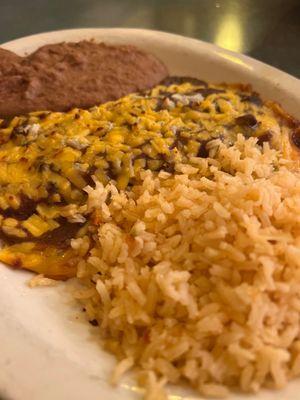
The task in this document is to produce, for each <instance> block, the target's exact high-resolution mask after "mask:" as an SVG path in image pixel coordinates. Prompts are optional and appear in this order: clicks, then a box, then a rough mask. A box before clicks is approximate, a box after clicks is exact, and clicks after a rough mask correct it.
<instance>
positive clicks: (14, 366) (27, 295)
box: [0, 29, 300, 400]
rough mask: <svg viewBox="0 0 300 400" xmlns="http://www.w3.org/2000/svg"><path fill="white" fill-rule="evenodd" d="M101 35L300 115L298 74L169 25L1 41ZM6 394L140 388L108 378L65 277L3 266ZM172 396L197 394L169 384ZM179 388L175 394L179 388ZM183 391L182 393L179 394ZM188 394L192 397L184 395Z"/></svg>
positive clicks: (277, 395) (106, 396) (46, 399)
mask: <svg viewBox="0 0 300 400" xmlns="http://www.w3.org/2000/svg"><path fill="white" fill-rule="evenodd" d="M91 38H93V39H95V40H97V41H105V42H110V43H130V44H135V45H137V46H138V47H140V48H142V49H144V50H146V51H149V52H152V53H153V54H155V55H156V56H157V57H159V58H160V59H161V60H162V61H164V62H165V64H166V65H167V66H168V68H169V70H170V72H171V74H178V75H188V76H194V77H198V78H203V79H205V80H208V81H215V82H220V81H225V82H242V83H251V84H252V85H253V87H254V89H255V90H257V91H258V92H260V93H261V95H262V97H263V98H265V99H273V100H276V101H279V102H280V103H282V105H283V106H284V108H285V109H286V110H287V111H289V112H290V113H292V114H293V115H295V116H296V117H298V118H299V117H300V114H299V113H300V81H299V80H298V79H296V78H294V77H292V76H290V75H288V74H286V73H284V72H281V71H279V70H277V69H275V68H272V67H270V66H268V65H266V64H263V63H261V62H258V61H256V60H253V59H251V58H249V57H246V56H243V55H239V54H236V53H232V52H229V51H226V50H223V49H221V48H218V47H216V46H214V45H211V44H207V43H203V42H200V41H198V40H195V39H188V38H184V37H181V36H177V35H172V34H168V33H163V32H155V31H146V30H138V29H75V30H65V31H57V32H49V33H42V34H39V35H34V36H29V37H25V38H22V39H18V40H14V41H12V42H8V43H6V44H4V45H3V47H4V48H6V49H9V50H12V51H15V52H16V53H18V54H21V55H23V54H25V53H26V52H27V53H29V52H32V51H33V50H35V49H36V48H37V47H40V46H42V45H44V44H46V43H55V42H61V41H78V40H82V39H91ZM0 267H1V268H0V371H1V372H0V397H1V398H3V399H11V400H53V399H55V400H67V399H72V400H82V399H84V398H88V399H89V400H117V399H122V400H132V399H137V398H139V396H138V395H137V394H136V392H138V388H136V387H135V386H134V384H132V381H131V380H130V378H127V379H125V380H124V381H123V383H122V384H121V385H120V386H119V387H118V388H111V386H109V384H107V379H108V377H109V373H110V371H111V368H112V367H113V365H114V359H113V357H111V356H110V355H108V354H107V353H105V352H104V351H102V350H101V348H100V346H99V344H98V343H97V342H96V340H95V335H93V329H94V328H92V327H90V326H89V324H87V323H86V322H83V321H82V319H81V317H79V318H78V319H76V311H78V309H77V308H76V306H75V305H74V304H73V303H72V302H71V300H70V297H69V296H68V294H66V292H65V290H64V287H65V284H63V283H61V284H60V285H59V287H54V288H35V289H29V288H28V287H27V286H26V282H27V281H28V279H29V278H30V277H31V275H30V274H29V273H27V272H23V271H12V270H10V269H8V268H6V267H4V266H3V267H2V266H0ZM170 392H171V393H172V395H171V396H170V398H171V399H172V400H178V399H180V398H181V396H183V397H184V398H185V399H189V400H191V398H192V397H193V398H199V397H197V395H196V394H195V393H193V392H190V391H188V390H185V389H182V388H179V389H177V388H171V389H170ZM299 393H300V381H293V382H291V383H290V384H289V385H288V387H287V388H286V389H285V390H283V391H280V392H269V391H263V392H261V393H260V394H259V395H257V396H243V395H239V394H236V395H233V396H231V397H230V398H231V399H234V400H241V399H247V400H253V399H255V400H271V399H272V400H281V399H284V400H299V396H300V395H299ZM175 394H176V395H175ZM177 396H178V397H177ZM186 396H187V397H186Z"/></svg>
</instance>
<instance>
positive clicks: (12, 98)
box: [0, 41, 168, 118]
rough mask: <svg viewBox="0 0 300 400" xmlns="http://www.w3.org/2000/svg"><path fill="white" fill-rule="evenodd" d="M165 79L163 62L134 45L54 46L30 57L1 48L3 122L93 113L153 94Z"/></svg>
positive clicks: (0, 108) (0, 106)
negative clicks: (32, 115)
mask: <svg viewBox="0 0 300 400" xmlns="http://www.w3.org/2000/svg"><path fill="white" fill-rule="evenodd" d="M167 75H168V72H167V69H166V67H165V66H164V64H163V63H162V62H161V61H159V60H158V59H157V58H155V57H154V56H153V55H151V54H147V53H145V52H143V51H141V50H139V49H137V48H136V47H134V46H131V45H118V46H110V45H107V44H104V43H95V42H92V41H81V42H78V43H59V44H50V45H45V46H43V47H41V48H39V49H38V50H36V51H35V52H34V53H32V54H29V55H28V56H27V57H20V56H18V55H16V54H14V53H12V52H10V51H8V50H5V49H1V48H0V118H8V117H11V116H15V115H20V114H25V113H28V112H31V111H36V110H50V111H67V110H69V109H71V108H73V107H80V108H87V107H91V106H94V105H97V104H100V103H105V102H107V101H110V100H116V99H118V98H120V97H122V96H124V95H126V94H129V93H132V92H136V91H141V90H145V89H149V88H151V87H152V86H155V85H156V84H158V83H159V82H160V81H161V80H163V79H164V78H166V77H167Z"/></svg>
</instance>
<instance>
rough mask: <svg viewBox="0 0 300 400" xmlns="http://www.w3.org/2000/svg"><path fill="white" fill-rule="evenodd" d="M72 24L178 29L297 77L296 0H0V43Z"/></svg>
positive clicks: (299, 12)
mask: <svg viewBox="0 0 300 400" xmlns="http://www.w3.org/2000/svg"><path fill="white" fill-rule="evenodd" d="M78 27H134V28H148V29H157V30H162V31H168V32H173V33H178V34H181V35H185V36H190V37H194V38H198V39H201V40H205V41H208V42H211V43H215V44H217V45H219V46H221V47H224V48H226V49H229V50H233V51H237V52H241V53H244V54H248V55H250V56H252V57H255V58H257V59H259V60H262V61H264V62H267V63H268V64H271V65H273V66H275V67H277V68H280V69H282V70H284V71H286V72H288V73H290V74H293V75H295V76H297V77H300V45H299V41H300V0H219V1H215V0H0V43H1V42H2V43H3V42H5V41H8V40H12V39H15V38H18V37H21V36H25V35H30V34H33V33H38V32H43V31H47V30H56V29H64V28H78Z"/></svg>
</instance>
